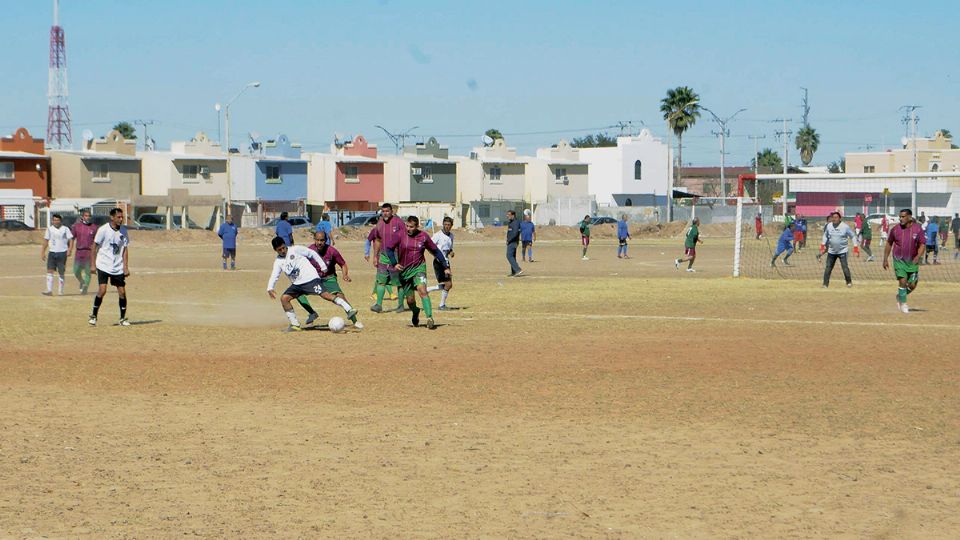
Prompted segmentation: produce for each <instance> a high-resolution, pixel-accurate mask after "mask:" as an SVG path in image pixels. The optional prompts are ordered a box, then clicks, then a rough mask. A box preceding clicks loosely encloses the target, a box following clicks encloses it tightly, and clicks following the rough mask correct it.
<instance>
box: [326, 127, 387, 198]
mask: <svg viewBox="0 0 960 540" xmlns="http://www.w3.org/2000/svg"><path fill="white" fill-rule="evenodd" d="M334 160H335V173H334V179H335V184H334V196H333V198H332V199H328V200H327V207H328V208H329V209H330V210H346V211H354V212H356V211H369V210H376V209H377V207H378V206H379V205H380V203H382V202H383V161H382V160H379V159H377V145H375V144H367V140H366V139H364V138H363V136H362V135H357V136H356V137H355V138H354V139H353V142H349V143H347V144H345V145H343V147H342V148H338V149H337V153H336V155H335V156H334Z"/></svg>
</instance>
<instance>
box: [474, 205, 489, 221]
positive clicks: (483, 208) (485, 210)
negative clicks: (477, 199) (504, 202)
mask: <svg viewBox="0 0 960 540" xmlns="http://www.w3.org/2000/svg"><path fill="white" fill-rule="evenodd" d="M477 216H479V217H481V218H488V217H490V205H489V204H481V205H480V206H479V207H478V208H477Z"/></svg>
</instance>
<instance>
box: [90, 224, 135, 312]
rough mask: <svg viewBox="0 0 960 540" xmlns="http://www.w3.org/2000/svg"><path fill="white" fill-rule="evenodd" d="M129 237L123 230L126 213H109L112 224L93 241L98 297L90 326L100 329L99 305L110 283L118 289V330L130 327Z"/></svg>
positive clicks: (98, 233)
mask: <svg viewBox="0 0 960 540" xmlns="http://www.w3.org/2000/svg"><path fill="white" fill-rule="evenodd" d="M129 245H130V237H129V236H128V235H127V228H126V227H124V226H123V210H121V209H119V208H114V209H113V210H110V221H108V222H107V223H105V224H104V225H102V226H101V227H100V228H99V229H97V235H96V236H94V237H93V260H95V261H96V265H97V284H98V288H97V296H96V297H95V298H94V299H93V313H91V314H90V320H89V321H87V322H89V323H90V326H96V325H97V314H98V313H99V312H100V304H101V303H103V297H104V296H105V295H106V294H107V283H108V282H109V284H110V285H113V286H114V287H116V288H117V294H118V295H119V296H120V322H119V323H118V325H119V326H130V322H129V321H127V281H126V279H127V276H129V275H130V267H129V266H128V265H127V255H128V253H129V248H128V246H129Z"/></svg>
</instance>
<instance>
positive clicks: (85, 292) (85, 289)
mask: <svg viewBox="0 0 960 540" xmlns="http://www.w3.org/2000/svg"><path fill="white" fill-rule="evenodd" d="M80 294H81V295H85V294H87V288H86V287H80Z"/></svg>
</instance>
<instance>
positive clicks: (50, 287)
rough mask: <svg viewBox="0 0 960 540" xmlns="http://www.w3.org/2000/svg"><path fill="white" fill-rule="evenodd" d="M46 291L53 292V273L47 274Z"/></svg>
mask: <svg viewBox="0 0 960 540" xmlns="http://www.w3.org/2000/svg"><path fill="white" fill-rule="evenodd" d="M47 292H53V274H47Z"/></svg>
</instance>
